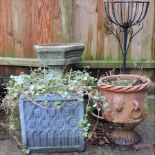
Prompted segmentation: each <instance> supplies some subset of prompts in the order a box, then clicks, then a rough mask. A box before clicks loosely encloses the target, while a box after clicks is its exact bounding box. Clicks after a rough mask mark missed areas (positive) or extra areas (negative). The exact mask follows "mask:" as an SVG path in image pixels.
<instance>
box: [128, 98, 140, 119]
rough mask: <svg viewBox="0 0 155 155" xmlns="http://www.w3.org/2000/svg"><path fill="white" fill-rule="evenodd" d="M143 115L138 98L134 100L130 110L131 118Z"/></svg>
mask: <svg viewBox="0 0 155 155" xmlns="http://www.w3.org/2000/svg"><path fill="white" fill-rule="evenodd" d="M141 115H142V112H141V109H140V105H139V102H138V101H137V100H134V101H133V107H132V108H131V110H130V118H132V119H138V118H140V117H141Z"/></svg>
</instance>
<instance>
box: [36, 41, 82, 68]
mask: <svg viewBox="0 0 155 155" xmlns="http://www.w3.org/2000/svg"><path fill="white" fill-rule="evenodd" d="M84 47H85V46H84V44H79V43H60V44H43V45H34V50H35V51H36V53H37V56H38V58H39V59H40V62H41V63H42V64H44V65H47V66H56V65H57V66H64V65H69V64H75V63H79V62H80V60H81V55H82V53H83V51H84Z"/></svg>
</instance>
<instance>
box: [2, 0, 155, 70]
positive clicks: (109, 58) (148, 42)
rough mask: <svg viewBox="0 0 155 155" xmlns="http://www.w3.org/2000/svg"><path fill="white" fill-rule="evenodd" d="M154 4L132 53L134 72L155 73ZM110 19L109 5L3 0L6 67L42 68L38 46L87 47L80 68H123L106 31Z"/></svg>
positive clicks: (82, 0)
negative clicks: (141, 66)
mask: <svg viewBox="0 0 155 155" xmlns="http://www.w3.org/2000/svg"><path fill="white" fill-rule="evenodd" d="M150 3H151V4H150V6H149V11H148V14H147V16H146V18H145V20H144V28H143V30H142V31H141V32H140V33H139V34H137V36H136V37H135V38H134V40H133V41H132V44H131V47H130V49H129V52H128V58H127V60H128V62H127V63H128V64H127V65H128V67H133V66H134V64H136V63H144V64H145V65H144V67H146V68H154V64H155V63H154V62H155V61H154V59H155V58H154V57H155V55H154V53H155V1H154V0H150ZM105 17H106V16H105V12H104V0H0V65H10V66H12V65H14V66H28V65H32V66H37V64H38V61H37V60H36V59H35V58H36V54H35V52H34V50H33V45H34V44H42V43H50V42H81V43H84V44H85V45H86V49H85V52H84V54H83V57H82V63H81V64H80V65H90V66H91V67H96V68H99V67H105V68H108V67H109V68H110V67H119V66H120V63H121V52H120V48H119V46H118V42H117V40H116V39H115V37H114V36H112V35H108V34H107V33H106V31H105V28H104V21H105ZM31 58H33V59H31Z"/></svg>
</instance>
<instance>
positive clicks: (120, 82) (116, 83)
mask: <svg viewBox="0 0 155 155" xmlns="http://www.w3.org/2000/svg"><path fill="white" fill-rule="evenodd" d="M102 82H103V83H105V84H108V85H114V86H136V85H140V84H144V83H146V80H144V81H143V80H140V79H136V80H122V79H119V78H115V79H108V80H103V81H102Z"/></svg>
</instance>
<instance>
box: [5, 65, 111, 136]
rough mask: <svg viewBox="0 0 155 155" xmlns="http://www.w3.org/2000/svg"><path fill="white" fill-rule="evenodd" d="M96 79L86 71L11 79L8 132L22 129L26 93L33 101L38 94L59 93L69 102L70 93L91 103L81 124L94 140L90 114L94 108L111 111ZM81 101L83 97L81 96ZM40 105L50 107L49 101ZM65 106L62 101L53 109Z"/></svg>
mask: <svg viewBox="0 0 155 155" xmlns="http://www.w3.org/2000/svg"><path fill="white" fill-rule="evenodd" d="M96 83H97V79H96V78H94V77H92V76H90V74H89V73H88V72H87V71H85V70H84V71H72V70H71V71H70V72H68V73H65V74H60V73H58V72H56V71H53V70H50V69H41V68H38V69H35V70H33V71H31V73H30V74H29V75H28V74H24V73H21V74H20V75H19V76H10V81H9V82H8V85H7V90H8V92H7V95H6V97H5V98H4V100H3V104H2V105H3V108H5V109H6V111H7V112H8V116H9V130H16V129H18V128H19V127H20V126H19V114H18V97H19V95H20V94H24V95H25V96H26V97H28V99H30V100H31V101H32V102H33V101H34V99H35V98H36V96H37V95H41V94H52V93H56V94H59V95H61V96H62V97H64V98H66V99H69V98H70V93H77V94H79V95H80V96H83V95H88V97H89V100H88V104H87V105H86V113H85V116H84V118H83V120H81V121H80V122H79V124H80V126H81V127H82V129H83V133H82V135H83V136H85V137H91V135H92V133H91V132H90V126H91V124H90V123H89V121H88V113H91V112H92V111H93V109H94V108H96V109H97V110H98V111H100V110H101V109H102V108H103V107H104V108H109V106H108V103H107V101H106V99H105V97H103V96H102V95H101V94H100V93H99V92H98V91H97V89H94V88H96ZM80 98H81V97H80ZM37 104H40V106H44V107H47V103H46V101H44V102H41V103H37ZM62 106H63V104H62V103H61V102H60V101H56V102H55V103H54V108H61V107H62Z"/></svg>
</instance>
